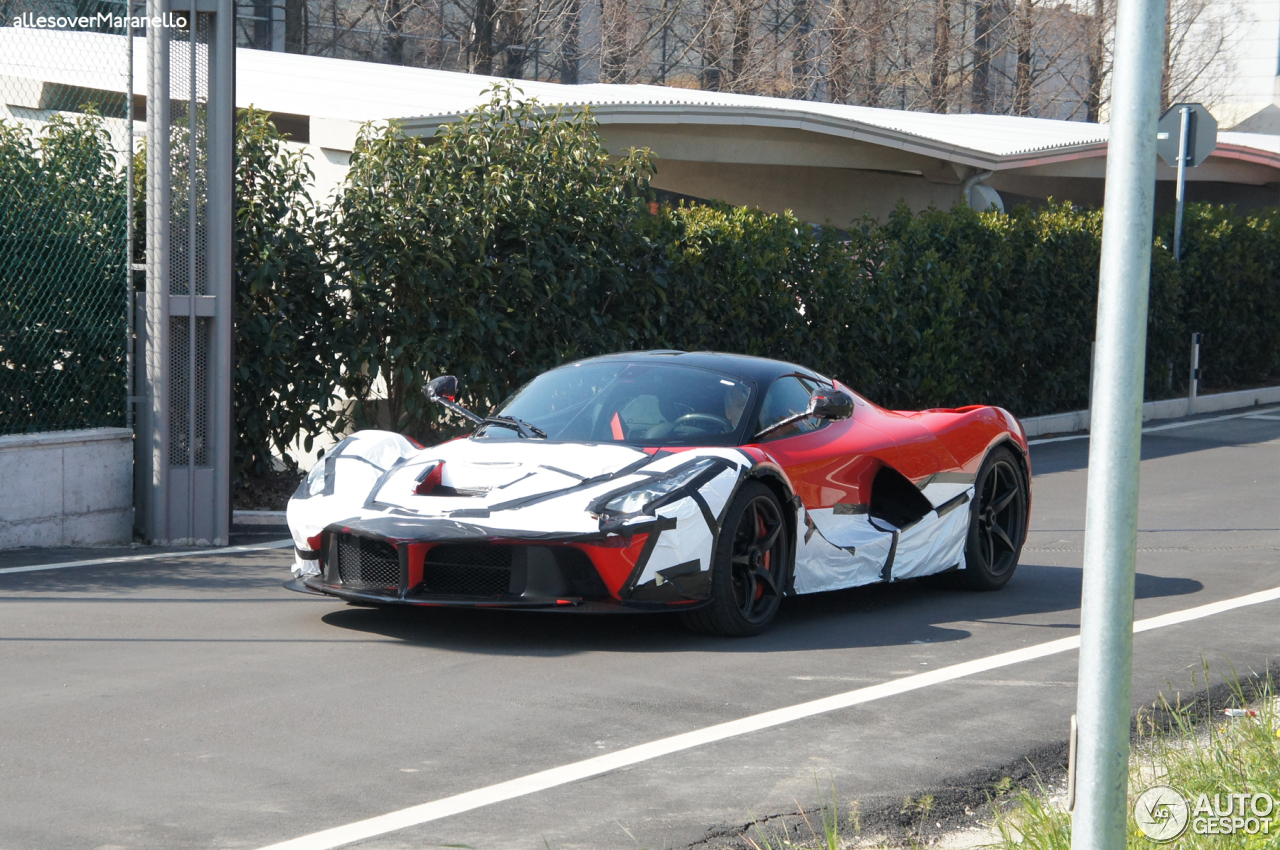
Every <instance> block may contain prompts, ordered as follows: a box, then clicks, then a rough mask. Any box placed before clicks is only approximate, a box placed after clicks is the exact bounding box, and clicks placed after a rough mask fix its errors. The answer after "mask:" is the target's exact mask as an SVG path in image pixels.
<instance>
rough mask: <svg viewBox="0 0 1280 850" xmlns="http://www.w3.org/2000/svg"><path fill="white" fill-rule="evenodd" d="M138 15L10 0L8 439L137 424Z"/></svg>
mask: <svg viewBox="0 0 1280 850" xmlns="http://www.w3.org/2000/svg"><path fill="white" fill-rule="evenodd" d="M127 10H128V6H127V5H126V3H124V2H119V3H114V2H109V0H66V2H48V0H45V2H36V0H0V14H2V18H3V19H2V20H0V434H20V433H32V432H40V431H54V430H65V429H77V428H94V427H106V426H123V425H126V424H127V422H128V413H127V411H128V404H127V399H128V395H129V380H128V374H129V362H128V336H129V333H130V329H129V322H128V314H129V300H130V298H131V289H132V287H131V285H130V279H131V271H130V263H131V257H130V245H129V241H130V236H131V226H130V215H129V203H130V198H131V195H132V193H131V192H130V191H129V185H130V181H131V179H132V167H131V159H132V157H131V152H132V150H133V145H134V133H133V132H131V126H132V118H133V117H134V113H135V108H134V106H135V105H134V102H133V101H134V98H133V97H132V96H131V93H132V91H133V88H132V84H131V73H130V70H131V66H130V56H131V52H130V39H129V38H128V37H127V36H126V32H127V26H128V22H127V19H126V16H127V14H128V11H127ZM42 19H43V20H42ZM138 42H139V44H140V43H141V39H139V40H138ZM139 64H140V63H139ZM139 100H140V99H139ZM136 111H137V112H138V116H137V117H138V118H141V117H142V116H141V103H139V104H138V108H137V110H136ZM139 126H140V125H139ZM136 260H137V261H140V260H141V258H140V257H138V258H136Z"/></svg>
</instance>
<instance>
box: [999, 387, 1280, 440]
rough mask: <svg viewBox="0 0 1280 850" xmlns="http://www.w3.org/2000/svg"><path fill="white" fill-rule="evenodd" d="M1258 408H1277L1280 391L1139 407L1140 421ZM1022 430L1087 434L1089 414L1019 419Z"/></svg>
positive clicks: (1220, 395) (1264, 390)
mask: <svg viewBox="0 0 1280 850" xmlns="http://www.w3.org/2000/svg"><path fill="white" fill-rule="evenodd" d="M1262 404H1280V387H1260V388H1259V389H1256V390H1236V391H1234V392H1229V393H1214V394H1213V395H1202V396H1200V397H1198V398H1197V399H1196V400H1195V405H1194V406H1193V405H1192V404H1191V402H1190V399H1186V398H1170V399H1165V400H1163V401H1149V402H1147V403H1145V404H1143V405H1142V421H1143V422H1152V421H1156V420H1160V419H1181V418H1183V417H1185V416H1194V415H1196V414H1200V413H1217V412H1218V411H1220V410H1238V409H1242V408H1247V407H1255V406H1258V405H1262ZM1021 421H1022V427H1023V428H1024V429H1026V432H1027V436H1028V437H1041V436H1044V435H1045V434H1071V433H1074V432H1076V431H1088V430H1089V411H1087V410H1073V411H1071V412H1070V413H1054V414H1052V415H1050V416H1031V417H1028V418H1027V419H1023V420H1021Z"/></svg>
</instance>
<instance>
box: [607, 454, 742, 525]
mask: <svg viewBox="0 0 1280 850" xmlns="http://www.w3.org/2000/svg"><path fill="white" fill-rule="evenodd" d="M719 463H720V461H718V460H717V459H715V458H704V459H703V460H700V461H698V462H696V463H691V464H689V465H688V466H686V467H682V468H681V469H679V470H677V471H675V472H673V473H671V474H670V475H668V476H667V477H666V478H659V479H657V480H655V481H651V482H649V483H647V484H642V485H640V486H639V487H636V488H635V489H634V490H628V491H627V492H625V493H619V494H618V495H617V496H614V497H613V498H612V499H610V500H609V501H607V502H605V503H604V511H605V513H610V514H617V515H624V516H625V515H630V514H637V513H641V512H643V511H646V509H647V508H649V506H650V505H653V504H654V503H655V502H658V501H660V500H662V499H664V498H666V497H667V496H670V495H671V494H672V493H674V492H675V491H677V490H679V489H680V488H681V487H684V486H685V485H686V484H688V483H689V482H690V481H692V480H693V479H695V478H697V477H698V476H699V475H701V474H702V473H703V472H706V471H707V470H708V469H710V468H711V467H713V466H716V465H718V464H719Z"/></svg>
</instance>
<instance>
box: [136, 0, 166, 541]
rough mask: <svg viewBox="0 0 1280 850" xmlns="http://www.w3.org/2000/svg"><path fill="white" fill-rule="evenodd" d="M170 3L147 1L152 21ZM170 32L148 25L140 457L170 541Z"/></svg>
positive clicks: (157, 520) (148, 524)
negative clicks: (144, 374) (143, 400)
mask: <svg viewBox="0 0 1280 850" xmlns="http://www.w3.org/2000/svg"><path fill="white" fill-rule="evenodd" d="M168 11H169V3H168V0H147V17H148V19H149V20H151V21H154V20H156V19H158V18H161V17H162V16H165V15H166V14H167V13H168ZM169 181H170V166H169V30H168V29H167V28H166V27H165V26H163V25H160V26H153V25H152V24H151V23H148V24H147V302H146V303H147V321H146V332H147V360H146V370H147V386H146V393H145V395H146V401H147V404H146V406H145V408H144V410H145V411H146V420H145V422H146V424H145V427H144V428H142V429H140V434H139V439H138V443H139V446H138V449H137V451H138V454H137V457H139V458H140V459H142V460H143V462H144V465H143V466H144V468H143V469H142V470H141V471H140V473H139V474H140V475H145V476H146V478H147V479H149V482H148V483H147V484H146V485H145V486H144V487H143V488H141V489H142V490H143V492H145V493H146V494H147V499H146V515H145V521H144V523H143V527H144V528H145V530H146V532H147V537H148V538H149V539H151V540H156V541H159V540H167V539H168V538H169V526H168V498H167V493H168V484H169V474H168V450H169V445H168V444H169V259H170V253H169V236H170V234H169V229H170V228H169V202H170V198H169V187H170V182H169Z"/></svg>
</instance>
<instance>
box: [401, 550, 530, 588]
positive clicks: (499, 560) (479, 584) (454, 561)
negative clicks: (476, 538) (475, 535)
mask: <svg viewBox="0 0 1280 850" xmlns="http://www.w3.org/2000/svg"><path fill="white" fill-rule="evenodd" d="M516 548H517V547H515V546H494V545H492V544H489V543H446V544H441V545H439V546H433V547H431V549H430V550H429V551H428V552H427V557H426V561H425V562H424V563H423V565H422V589H423V591H424V592H425V593H428V594H437V595H441V596H472V597H475V596H484V597H488V596H505V595H507V594H508V593H510V592H511V565H512V559H513V556H514V554H515V550H516Z"/></svg>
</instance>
